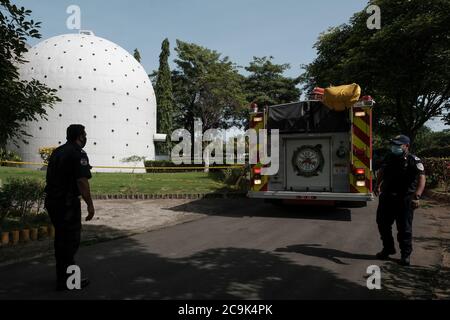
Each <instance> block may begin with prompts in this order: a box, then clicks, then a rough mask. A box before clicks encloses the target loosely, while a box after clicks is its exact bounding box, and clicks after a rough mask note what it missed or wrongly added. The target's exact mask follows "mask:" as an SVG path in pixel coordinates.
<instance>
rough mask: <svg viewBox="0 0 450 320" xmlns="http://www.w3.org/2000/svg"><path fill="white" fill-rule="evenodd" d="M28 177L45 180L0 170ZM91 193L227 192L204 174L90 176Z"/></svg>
mask: <svg viewBox="0 0 450 320" xmlns="http://www.w3.org/2000/svg"><path fill="white" fill-rule="evenodd" d="M12 177H28V178H36V179H42V180H44V179H45V171H39V170H30V169H20V168H11V167H0V179H1V181H2V183H5V182H6V181H7V180H8V178H12ZM90 183H91V192H92V193H93V194H131V193H148V194H150V193H158V194H168V193H211V192H215V191H219V190H224V189H226V190H230V188H229V187H227V186H226V185H225V184H224V183H222V182H220V181H216V180H214V179H212V178H211V177H209V176H208V174H207V173H203V172H182V173H144V174H131V173H93V174H92V179H91V180H90Z"/></svg>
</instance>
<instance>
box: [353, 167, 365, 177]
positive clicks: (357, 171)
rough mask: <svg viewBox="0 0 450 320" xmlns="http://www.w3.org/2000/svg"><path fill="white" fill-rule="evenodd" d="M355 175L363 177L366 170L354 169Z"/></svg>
mask: <svg viewBox="0 0 450 320" xmlns="http://www.w3.org/2000/svg"><path fill="white" fill-rule="evenodd" d="M355 174H360V175H364V174H366V170H365V169H363V168H358V169H355Z"/></svg>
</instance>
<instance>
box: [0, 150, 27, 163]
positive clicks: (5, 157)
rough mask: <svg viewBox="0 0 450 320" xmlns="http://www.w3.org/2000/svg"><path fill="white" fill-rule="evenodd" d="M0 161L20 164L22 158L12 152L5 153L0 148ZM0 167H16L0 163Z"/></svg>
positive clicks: (5, 151)
mask: <svg viewBox="0 0 450 320" xmlns="http://www.w3.org/2000/svg"><path fill="white" fill-rule="evenodd" d="M0 161H14V162H21V161H22V158H21V157H20V156H19V155H18V154H17V153H15V152H13V151H7V150H5V149H2V148H0ZM0 166H2V167H3V166H5V167H15V166H17V165H15V164H7V163H1V164H0Z"/></svg>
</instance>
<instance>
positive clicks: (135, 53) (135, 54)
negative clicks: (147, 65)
mask: <svg viewBox="0 0 450 320" xmlns="http://www.w3.org/2000/svg"><path fill="white" fill-rule="evenodd" d="M133 57H134V58H135V59H136V60H137V62H139V63H140V62H141V53H140V52H139V50H138V49H137V48H136V49H134V52H133Z"/></svg>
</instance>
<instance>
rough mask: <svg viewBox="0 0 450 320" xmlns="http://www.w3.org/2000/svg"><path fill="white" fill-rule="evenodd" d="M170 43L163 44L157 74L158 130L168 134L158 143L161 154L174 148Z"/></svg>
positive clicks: (166, 40) (164, 42)
mask: <svg viewBox="0 0 450 320" xmlns="http://www.w3.org/2000/svg"><path fill="white" fill-rule="evenodd" d="M169 56H170V43H169V40H168V39H165V40H164V41H163V43H162V45H161V55H160V56H159V70H158V73H157V75H156V85H155V93H156V102H157V105H158V109H157V113H158V114H157V130H158V133H165V134H167V140H166V142H164V143H156V151H157V152H158V153H161V154H169V153H170V150H171V149H172V141H171V139H170V137H171V134H172V131H173V105H174V100H173V88H172V78H171V77H172V76H171V73H170V67H169Z"/></svg>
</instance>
